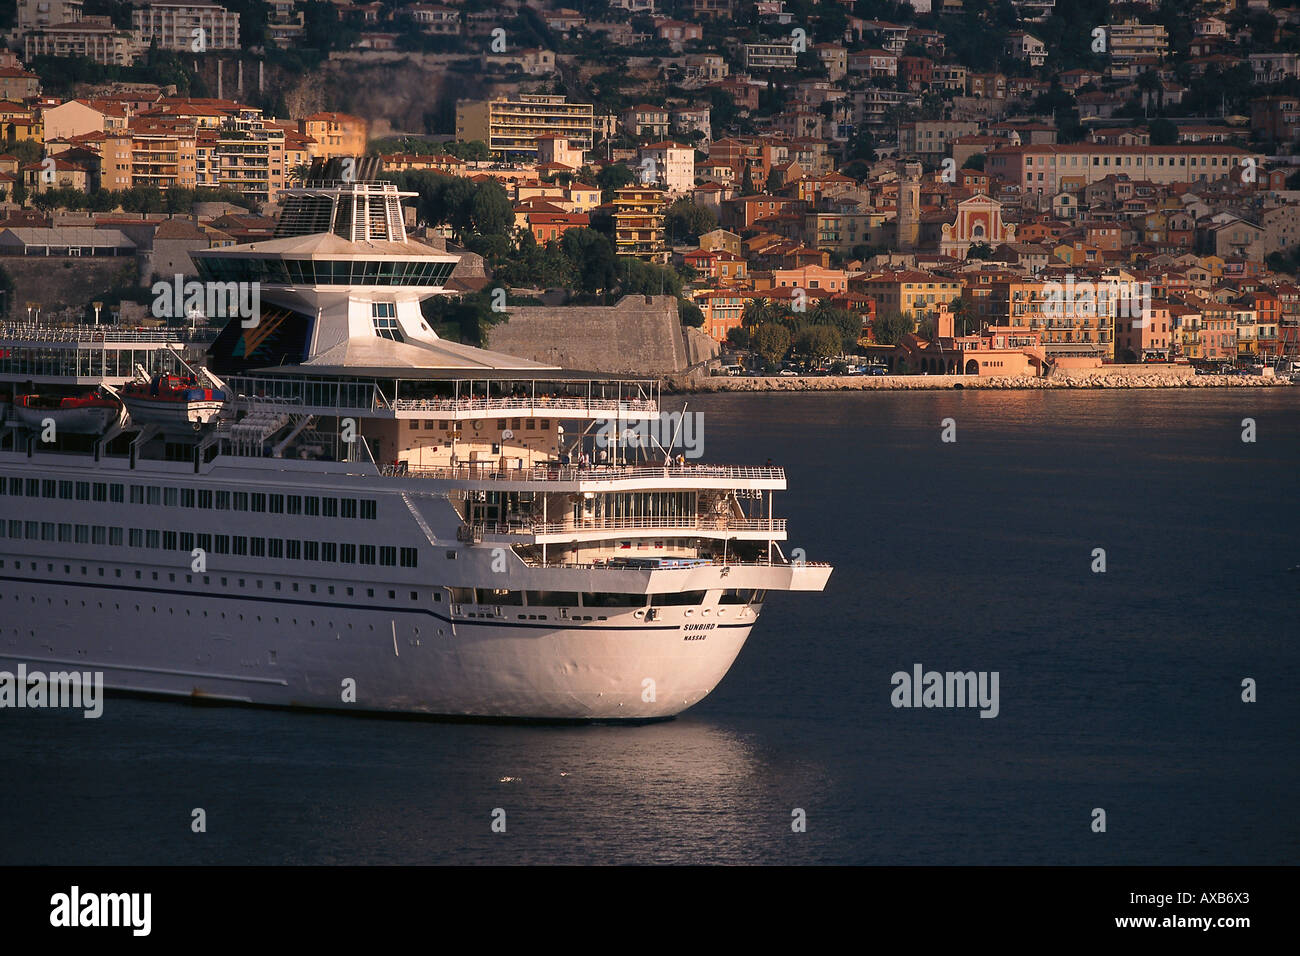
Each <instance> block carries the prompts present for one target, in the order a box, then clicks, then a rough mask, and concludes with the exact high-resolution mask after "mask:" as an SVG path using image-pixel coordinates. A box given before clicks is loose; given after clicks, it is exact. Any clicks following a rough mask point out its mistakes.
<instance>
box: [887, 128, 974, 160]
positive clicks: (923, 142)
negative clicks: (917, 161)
mask: <svg viewBox="0 0 1300 956" xmlns="http://www.w3.org/2000/svg"><path fill="white" fill-rule="evenodd" d="M979 129H980V127H979V123H970V122H960V121H956V120H915V121H913V122H910V123H899V124H898V155H899V156H919V157H921V158H922V159H930V160H935V159H938V158H939V157H942V156H946V155H947V154H948V146H949V144H950V143H951V142H952V141H953V140H954V139H957V138H958V137H959V136H972V135H974V134H975V133H978V132H979Z"/></svg>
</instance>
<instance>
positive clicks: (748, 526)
mask: <svg viewBox="0 0 1300 956" xmlns="http://www.w3.org/2000/svg"><path fill="white" fill-rule="evenodd" d="M785 528H786V519H785V518H725V517H715V516H713V515H702V516H699V517H694V518H693V517H690V516H685V515H679V516H673V517H663V518H605V519H596V520H591V521H549V522H543V521H532V522H529V521H486V522H476V523H475V524H472V525H462V526H461V528H460V530H459V531H458V538H459V540H462V541H482V540H483V536H484V535H485V534H507V535H508V534H519V535H531V534H571V533H574V532H579V531H658V530H664V531H767V532H772V533H775V534H784V533H785Z"/></svg>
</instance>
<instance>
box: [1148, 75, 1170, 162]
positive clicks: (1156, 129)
mask: <svg viewBox="0 0 1300 956" xmlns="http://www.w3.org/2000/svg"><path fill="white" fill-rule="evenodd" d="M1142 75H1143V76H1150V75H1151V74H1150V73H1149V72H1148V73H1143V74H1142ZM1148 129H1150V131H1151V145H1152V146H1175V145H1177V144H1178V127H1177V126H1176V125H1175V124H1174V123H1173V122H1172V121H1171V120H1167V119H1165V118H1164V117H1159V118H1157V119H1153V120H1152V121H1151V122H1150V124H1148Z"/></svg>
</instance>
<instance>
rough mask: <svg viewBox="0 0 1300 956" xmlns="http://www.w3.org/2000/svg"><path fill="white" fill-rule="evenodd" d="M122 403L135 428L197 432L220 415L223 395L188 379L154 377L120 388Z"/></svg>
mask: <svg viewBox="0 0 1300 956" xmlns="http://www.w3.org/2000/svg"><path fill="white" fill-rule="evenodd" d="M122 401H123V402H124V403H125V404H126V410H127V412H128V413H129V414H130V415H131V421H133V422H134V423H135V424H137V425H158V426H160V427H162V428H171V429H175V428H180V427H184V428H187V429H191V430H194V431H197V430H198V429H200V428H202V427H203V426H204V425H206V424H207V423H208V422H210V421H212V419H214V418H216V417H217V415H218V414H219V413H220V412H221V408H222V406H223V405H225V404H226V393H225V392H223V391H221V390H220V389H216V388H205V387H204V386H202V385H200V384H199V382H198V380H197V379H196V378H194V377H193V376H192V375H155V376H154V377H153V378H151V379H149V381H147V382H132V383H130V384H129V385H127V386H126V387H125V388H123V389H122Z"/></svg>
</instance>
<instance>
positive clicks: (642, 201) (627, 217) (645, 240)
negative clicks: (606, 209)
mask: <svg viewBox="0 0 1300 956" xmlns="http://www.w3.org/2000/svg"><path fill="white" fill-rule="evenodd" d="M667 205H668V200H667V197H666V195H665V193H664V192H663V190H661V189H651V188H648V187H643V186H624V187H623V188H622V189H619V190H616V191H615V193H614V212H613V219H614V251H615V252H616V253H617V254H618V255H620V256H635V257H636V258H638V259H647V260H649V261H651V262H660V263H663V262H667V261H668V247H667V246H666V245H665V244H664V209H665V208H666V207H667Z"/></svg>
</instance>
